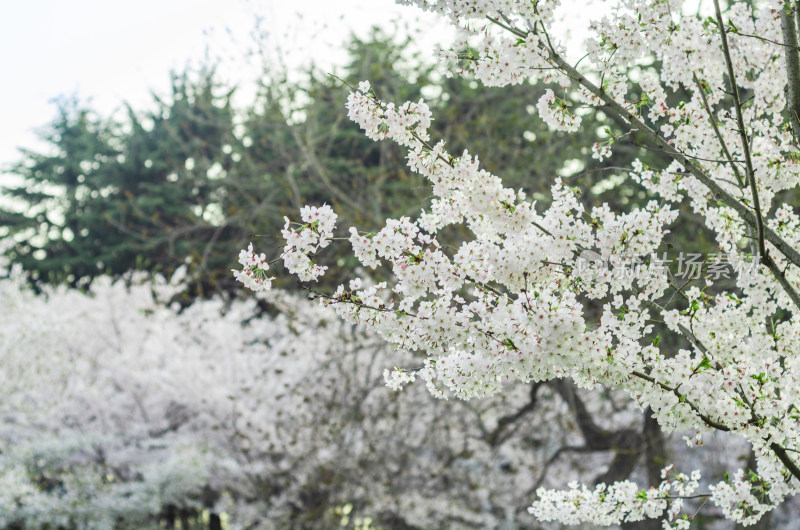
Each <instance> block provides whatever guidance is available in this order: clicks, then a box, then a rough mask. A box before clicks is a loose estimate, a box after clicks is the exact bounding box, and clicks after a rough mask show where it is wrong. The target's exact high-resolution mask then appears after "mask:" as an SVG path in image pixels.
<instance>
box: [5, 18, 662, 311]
mask: <svg viewBox="0 0 800 530" xmlns="http://www.w3.org/2000/svg"><path fill="white" fill-rule="evenodd" d="M410 44H411V38H410V37H409V38H408V39H407V40H405V41H403V42H399V43H398V42H396V41H395V40H394V39H393V38H392V37H390V36H388V35H387V34H385V33H383V32H382V31H381V30H378V29H374V30H373V31H372V33H371V34H370V35H369V37H368V38H366V39H359V38H356V37H353V38H352V39H351V41H350V43H349V45H348V49H349V53H350V61H349V63H348V64H347V65H346V67H345V69H344V74H343V76H342V79H339V78H334V77H330V76H328V75H325V74H321V73H319V72H317V71H316V70H315V69H313V68H312V69H311V70H310V71H308V72H307V76H306V81H305V82H303V83H290V82H287V81H285V79H283V78H282V77H281V76H278V75H272V77H270V76H269V75H267V76H266V77H267V78H270V79H272V81H270V82H266V83H263V84H262V85H261V86H260V89H259V92H258V96H257V98H256V99H255V101H254V102H253V103H252V104H251V105H249V106H247V107H246V108H243V109H234V108H233V105H232V101H231V100H232V95H233V93H234V88H231V87H228V86H224V85H223V84H222V83H220V82H219V80H218V76H217V75H216V74H215V71H214V69H213V68H211V69H205V70H201V71H199V72H191V71H189V72H185V73H182V74H180V75H173V76H172V85H171V90H170V93H169V94H168V95H167V96H165V97H158V96H155V95H154V96H153V98H154V104H153V107H152V108H151V109H144V110H140V109H132V108H130V107H126V110H127V112H126V113H125V117H124V119H122V120H118V121H111V120H107V119H105V120H104V119H102V118H101V117H98V116H96V115H95V114H94V113H93V112H92V111H91V110H90V109H88V108H86V107H85V106H84V105H81V104H80V103H78V102H76V101H75V100H63V101H62V102H61V103H60V105H59V109H58V116H57V118H56V119H55V120H54V121H53V123H52V124H50V126H49V128H48V129H47V131H46V132H45V133H44V135H43V139H44V140H45V141H46V143H47V144H48V147H49V149H48V150H46V152H42V153H39V152H32V151H23V152H22V160H21V161H20V162H19V163H18V164H17V165H16V166H15V167H14V168H13V173H15V174H16V175H18V176H19V177H20V178H21V180H22V182H23V184H22V185H21V186H19V187H16V188H7V189H5V190H3V193H5V194H7V195H10V196H12V197H13V198H14V204H15V205H17V207H16V208H9V209H5V210H0V220H2V223H3V226H5V227H6V228H5V231H6V235H12V236H13V237H14V238H15V240H16V241H17V243H16V244H15V245H14V246H13V247H12V248H10V249H9V250H8V251H7V255H8V257H9V258H10V259H11V260H12V261H13V262H16V263H20V264H21V265H22V266H23V267H24V268H25V269H26V270H27V271H29V272H30V273H31V275H32V278H33V280H34V281H36V282H55V283H68V284H70V285H73V286H80V285H86V284H87V283H89V282H90V281H91V279H92V278H93V277H95V276H97V275H99V274H111V275H114V276H119V275H123V274H125V273H126V272H127V271H129V270H131V269H140V270H147V271H151V272H161V273H165V274H167V275H169V274H171V273H172V272H173V271H174V270H175V269H176V268H177V267H179V266H181V265H183V264H187V265H188V270H189V278H190V281H191V282H192V286H193V287H192V290H191V292H192V294H191V295H190V296H191V297H194V296H210V295H213V294H215V293H220V292H229V293H230V292H236V291H237V289H236V288H235V287H234V285H233V282H232V278H231V275H230V269H231V267H234V266H235V265H236V263H235V256H236V254H237V252H238V249H240V248H243V247H244V246H246V245H247V243H248V242H249V241H253V242H254V243H255V245H256V247H258V248H259V249H261V250H262V251H265V252H266V253H267V254H268V256H269V257H270V258H277V257H278V256H279V255H280V251H281V247H282V244H281V240H280V239H279V238H277V237H275V236H276V235H277V234H278V233H279V231H280V228H282V226H283V224H284V220H283V218H284V216H288V217H290V218H292V219H295V218H296V217H297V211H298V209H299V208H300V206H302V205H303V204H306V203H311V204H322V203H325V202H327V203H328V204H332V205H333V206H334V207H335V209H336V211H337V212H339V213H340V226H342V227H345V228H346V227H348V226H356V227H358V228H359V229H360V230H364V231H373V230H376V229H379V228H380V227H381V221H382V220H383V219H385V218H387V217H400V216H403V215H411V214H415V213H417V212H419V210H420V209H422V208H425V206H426V204H427V189H426V187H425V183H424V182H423V181H422V179H421V177H419V176H418V175H416V174H412V173H410V172H409V171H407V169H406V168H405V164H404V163H403V158H404V156H405V155H404V153H402V152H401V151H400V150H399V149H397V148H396V146H393V145H390V144H389V143H387V142H378V143H376V142H372V141H370V140H369V139H367V138H366V137H365V136H364V135H363V134H362V133H361V131H360V130H359V129H358V127H357V126H356V125H355V124H353V123H352V122H350V121H349V120H348V119H347V116H346V111H345V109H344V102H345V100H346V98H347V92H348V87H347V85H351V86H353V85H355V84H356V83H357V82H358V81H360V80H363V79H369V80H370V81H371V83H372V86H373V87H374V89H375V90H376V92H377V93H378V95H379V96H380V97H381V98H384V99H386V100H392V101H398V102H402V101H405V100H408V99H412V100H416V99H419V98H421V97H425V99H426V101H427V102H428V103H429V105H431V107H432V110H433V113H434V117H435V121H434V126H433V128H432V134H433V137H434V139H435V140H437V141H438V139H445V140H447V141H448V144H449V149H450V150H451V151H452V152H460V151H461V150H462V149H464V148H467V147H468V148H469V149H470V152H471V153H475V154H478V155H479V156H480V158H481V160H482V162H483V165H484V166H485V167H486V168H487V169H488V170H490V171H492V172H495V173H497V174H500V175H501V176H502V177H503V178H504V180H505V182H506V184H507V185H508V186H510V187H513V188H522V189H524V190H525V191H526V192H528V193H529V194H532V195H533V197H534V198H536V199H538V200H540V201H542V202H546V200H547V197H548V193H547V192H548V187H549V185H550V183H551V182H552V176H553V175H554V174H559V175H562V176H563V177H564V178H565V180H566V182H568V183H570V184H571V185H574V186H576V187H580V188H581V189H583V190H592V189H594V191H595V193H591V194H586V195H585V196H584V201H585V202H586V203H587V206H591V205H593V204H597V203H600V202H603V201H605V202H609V203H612V205H613V204H615V203H617V204H619V203H627V202H630V201H634V202H642V201H644V200H646V197H645V196H644V194H643V193H642V192H639V191H636V190H635V189H634V188H633V187H632V186H629V185H626V184H625V183H616V184H614V185H610V186H606V187H603V186H596V185H597V184H598V183H599V182H603V181H604V180H605V179H607V177H609V176H611V175H614V174H616V175H619V174H624V171H622V172H621V171H619V170H618V169H616V168H619V167H629V166H630V161H631V160H632V159H633V158H634V157H635V156H637V155H639V156H640V155H641V153H639V152H637V151H634V150H632V151H629V152H626V151H621V150H619V149H617V150H616V151H615V153H614V158H613V159H612V160H611V161H604V162H599V161H597V160H593V159H592V158H591V151H590V150H589V149H588V148H587V145H591V142H592V141H593V139H592V140H588V139H587V138H585V137H584V136H582V135H566V134H562V133H555V132H551V131H548V130H547V129H546V127H545V126H543V124H542V123H541V121H540V120H539V119H538V118H537V117H535V116H533V115H532V114H533V113H534V112H535V110H534V107H535V103H536V101H537V100H538V98H539V96H540V95H541V93H542V91H543V90H544V89H543V88H541V87H538V86H533V85H528V84H523V85H519V86H516V87H514V88H513V89H512V90H511V93H510V94H509V92H508V91H507V90H496V89H491V88H485V87H483V86H478V85H477V84H476V83H473V84H469V83H465V82H463V81H462V80H459V79H448V78H444V77H442V76H440V75H437V74H436V73H435V69H434V68H433V67H432V66H428V67H424V66H423V67H420V65H421V64H423V65H424V61H422V60H421V59H420V58H419V57H417V56H415V55H414V54H413V53H411V52H410V51H409V50H410V48H411V47H410ZM267 74H270V72H267ZM584 125H585V126H584V127H583V130H585V131H589V132H588V133H585V134H589V135H591V136H592V138H594V131H597V130H602V129H604V128H605V127H612V128H613V127H614V124H613V123H608V120H607V119H606V118H605V116H603V115H602V113H592V114H590V115H587V116H584ZM565 153H566V155H565ZM648 156H657V154H649V155H648ZM565 161H566V162H565ZM593 186H594V188H593ZM453 230H454V231H453V233H446V234H442V236H441V238H440V239H441V240H443V241H448V240H449V241H451V242H453V243H455V242H457V241H458V240H459V239H460V238H461V237H462V234H460V233H458V232H457V231H455V229H453ZM0 235H2V234H0ZM351 259H353V258H352V257H348V252H347V245H339V246H333V247H329V248H328V249H326V250H325V254H324V255H323V256H321V257H320V261H322V262H323V263H325V262H327V263H330V264H336V263H339V264H346V263H349V262H348V261H347V260H351ZM351 264H352V263H351ZM332 269H333V268H332ZM389 273H390V271H377V272H376V274H377V275H381V274H389ZM342 279H343V278H340V277H337V276H336V275H335V274H331V275H329V276H327V277H326V278H325V282H326V283H328V284H331V283H334V282H337V283H338V282H339V281H340V280H342ZM280 281H283V282H285V281H286V280H279V282H280ZM280 286H282V287H292V285H291V284H286V283H283V284H281V285H280ZM186 301H190V300H186Z"/></svg>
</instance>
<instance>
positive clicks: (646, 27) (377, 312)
mask: <svg viewBox="0 0 800 530" xmlns="http://www.w3.org/2000/svg"><path fill="white" fill-rule="evenodd" d="M403 3H408V4H415V5H417V6H419V7H421V8H423V9H427V10H431V11H434V12H437V13H440V14H441V15H443V16H446V17H448V18H449V19H450V20H451V21H452V23H453V24H454V25H456V26H457V27H459V28H460V31H461V33H460V35H459V37H458V40H457V41H456V43H455V44H454V46H453V48H452V49H450V50H447V51H443V52H441V53H440V58H441V59H442V60H443V61H444V62H445V63H446V64H445V67H446V68H448V70H449V71H450V72H455V73H457V74H459V75H465V76H474V77H475V78H476V79H478V80H480V81H482V82H483V83H484V84H486V85H492V86H506V85H512V84H517V83H521V82H533V81H539V82H542V83H545V84H547V83H549V84H552V85H553V86H554V87H556V88H555V90H554V88H549V87H548V88H545V89H544V91H543V95H542V96H541V98H540V99H539V102H538V104H537V107H538V110H539V116H540V118H541V119H542V120H543V121H545V123H547V124H548V125H549V126H550V127H551V128H552V129H554V130H556V131H562V132H573V131H575V130H577V129H578V128H579V126H580V121H581V120H580V115H579V113H576V112H575V110H576V107H577V106H578V105H587V106H592V107H595V106H600V105H602V106H603V107H604V111H605V112H608V113H611V114H612V115H614V116H615V117H616V118H617V120H616V121H617V123H618V124H619V127H620V128H621V129H622V130H621V131H619V132H616V133H614V134H613V135H612V139H611V140H609V139H608V138H607V137H605V138H598V139H597V142H596V143H595V144H594V146H593V153H594V156H595V158H597V159H600V160H603V159H605V158H607V157H609V156H611V155H613V153H612V152H611V146H612V144H613V145H617V144H619V143H620V142H623V141H626V138H627V137H629V136H632V135H639V136H641V137H643V138H645V139H646V141H647V143H648V145H647V147H649V148H651V149H653V150H655V151H657V152H659V153H661V154H662V155H663V156H664V158H665V159H666V161H665V162H664V163H663V164H661V165H660V167H649V166H647V165H645V163H643V162H641V161H638V160H637V161H636V162H634V164H633V166H632V167H631V168H629V169H627V170H624V171H626V172H627V173H628V174H629V175H630V176H631V177H632V178H633V180H634V181H635V182H637V183H638V184H640V185H641V186H642V187H643V188H644V190H646V191H647V192H648V193H650V194H651V196H652V197H654V199H653V200H650V201H649V202H648V203H647V204H645V205H644V206H641V207H636V208H632V209H630V211H625V212H616V211H612V209H611V207H610V206H609V205H607V204H602V205H597V206H594V207H592V208H588V207H586V206H584V203H583V202H582V201H581V200H580V198H579V194H578V190H574V189H572V188H570V187H569V186H568V185H566V184H565V183H564V182H563V181H562V180H560V179H555V180H554V184H553V186H552V200H551V201H550V202H549V203H548V204H547V206H546V207H541V206H540V205H536V204H534V203H533V202H531V201H528V200H527V198H526V196H525V193H524V192H522V191H521V190H513V189H510V188H506V187H504V186H503V183H502V180H501V179H500V178H499V177H498V176H496V175H493V174H491V173H489V172H488V171H486V170H484V169H482V168H481V167H480V162H479V160H478V159H477V157H475V156H473V155H471V154H470V153H469V152H468V151H464V152H462V153H461V154H455V153H450V152H448V151H447V149H446V147H445V145H446V144H445V142H444V141H439V142H437V143H435V144H434V143H433V142H432V141H431V139H430V135H429V134H428V132H427V129H428V127H429V125H430V120H431V116H430V112H429V110H428V108H427V106H425V105H424V103H423V102H419V103H411V102H407V103H403V104H400V105H397V104H394V103H390V102H384V101H382V100H380V99H379V98H378V96H377V95H376V94H375V93H374V91H372V89H371V87H370V85H369V84H368V83H366V82H362V83H361V84H359V87H358V89H357V90H355V91H354V92H353V93H352V94H351V95H350V97H349V98H348V102H347V108H348V113H349V116H350V118H351V119H353V120H354V121H355V122H356V123H358V124H359V125H360V126H361V127H362V129H364V131H365V134H366V135H367V136H368V137H369V138H372V139H374V140H390V141H393V142H396V143H397V144H399V145H401V146H403V147H405V148H407V149H408V159H407V163H408V166H409V168H410V169H411V170H412V171H414V172H416V173H419V174H420V175H422V176H424V177H425V178H427V179H428V180H429V182H430V185H431V188H432V199H431V201H430V204H429V206H428V207H427V208H426V210H425V211H423V212H422V213H421V214H420V215H419V217H417V218H416V219H413V218H406V217H404V218H401V219H389V220H387V221H386V223H385V226H384V227H382V228H381V229H379V230H377V231H376V232H371V233H364V232H360V231H358V230H357V229H355V228H351V229H350V232H349V233H350V242H351V245H352V247H353V251H354V253H355V255H356V257H357V258H358V259H359V260H360V261H361V263H362V264H363V265H364V266H365V267H368V268H375V267H377V266H378V265H380V264H382V263H384V264H386V265H388V266H389V267H390V268H391V270H392V271H393V273H394V280H393V282H392V284H388V283H379V284H372V283H370V282H369V281H367V280H364V281H361V280H358V281H354V282H351V283H350V284H349V288H346V287H345V286H340V287H339V288H338V290H336V292H335V293H333V294H332V295H331V296H330V297H327V298H326V299H325V300H324V303H325V304H327V305H332V306H333V307H335V309H336V310H337V311H338V313H339V314H340V315H341V316H342V317H343V318H345V319H346V320H348V321H350V322H353V323H359V324H364V325H367V326H369V327H371V328H373V329H375V330H376V331H377V332H378V333H380V334H381V335H382V336H383V337H384V338H385V339H386V340H387V341H389V342H390V343H393V344H395V345H396V346H398V347H399V348H403V349H405V350H408V351H412V352H417V353H418V354H419V356H420V358H421V359H420V364H421V366H417V367H415V368H414V370H415V371H411V370H406V369H402V368H401V369H397V370H395V371H394V372H389V371H387V372H386V374H385V380H386V382H387V384H388V385H389V386H391V387H393V388H400V387H401V386H402V385H404V384H407V383H410V382H412V379H415V378H416V377H420V378H422V379H423V380H424V381H425V382H426V385H427V387H428V389H429V390H430V391H431V392H432V393H433V394H434V395H435V396H437V397H448V396H456V397H459V398H463V399H469V398H473V397H486V396H491V395H494V394H497V393H500V392H503V391H504V390H505V389H506V388H508V386H507V384H508V383H511V382H514V381H520V382H530V381H542V380H551V379H559V378H571V379H573V380H574V381H575V382H576V383H577V384H578V385H580V386H582V387H585V388H594V387H597V386H601V385H602V386H606V387H612V388H620V389H623V390H625V391H626V392H627V393H628V395H629V396H630V397H631V398H632V400H633V401H634V402H635V403H636V404H637V405H638V406H639V407H641V408H642V409H644V408H647V407H649V408H650V409H651V410H652V411H653V414H654V415H655V417H656V419H657V421H658V423H659V424H660V426H661V427H662V429H664V430H665V431H668V432H669V431H673V430H685V431H689V432H693V433H695V434H694V435H693V438H691V439H690V442H692V441H696V442H697V443H696V444H695V443H693V442H692V445H700V443H699V442H700V440H702V436H703V434H705V433H708V432H710V431H720V432H726V433H731V434H733V435H736V436H738V437H740V438H741V439H742V440H745V441H746V442H748V443H749V444H751V445H752V447H753V450H754V452H755V453H754V454H755V456H756V461H757V465H756V469H757V471H755V470H752V469H751V470H749V471H748V472H747V473H746V472H745V471H744V470H739V471H735V472H734V473H733V474H732V476H733V477H734V478H733V480H723V481H721V482H718V483H717V484H716V485H713V486H711V487H709V492H710V493H707V494H706V495H708V497H709V498H710V500H711V501H712V503H713V504H714V505H716V506H717V507H718V508H719V509H720V510H722V512H723V513H724V514H725V515H726V517H729V518H731V519H733V520H735V521H738V522H753V521H755V520H756V519H757V518H758V517H760V515H761V514H763V513H764V512H766V511H768V510H770V509H772V508H774V507H775V506H776V505H777V504H779V503H780V502H782V501H783V500H784V499H785V498H787V497H788V496H791V495H794V494H796V493H797V492H800V460H798V458H797V454H798V453H800V414H798V402H800V355H799V354H798V352H800V316H799V315H800V294H798V292H800V217H798V215H797V213H796V212H795V211H794V210H793V208H792V207H791V205H790V204H788V203H785V202H784V201H785V197H786V196H787V194H786V193H784V192H786V191H787V190H795V189H796V188H797V186H798V184H800V160H799V159H798V156H797V154H796V153H797V147H796V143H795V138H794V137H793V134H792V131H791V129H790V128H789V127H787V124H786V123H785V120H784V115H783V113H784V111H785V108H786V96H785V95H784V93H783V87H784V86H785V84H786V81H785V80H786V79H787V72H786V69H787V67H786V63H785V61H784V53H785V52H786V50H785V49H784V48H787V47H786V46H783V45H782V39H783V36H784V34H785V32H784V31H782V28H781V24H782V22H781V21H782V20H786V19H787V17H785V16H784V17H781V13H782V12H783V10H784V9H785V8H787V6H785V5H784V4H783V3H782V2H778V1H771V2H765V3H763V5H762V4H759V5H758V7H756V8H753V7H751V5H750V4H748V3H745V2H739V3H733V4H732V5H731V6H730V7H729V8H728V9H727V10H726V11H725V12H724V13H723V12H722V11H721V10H720V7H719V4H718V2H716V1H715V2H714V4H715V7H716V11H715V15H716V16H714V17H708V18H703V17H700V16H698V15H694V14H691V15H682V14H681V13H684V12H689V11H687V10H685V9H683V8H682V6H683V2H681V1H680V0H661V1H657V2H653V1H649V0H648V1H646V0H625V1H622V2H619V3H618V4H617V5H616V7H615V9H613V10H608V12H609V13H613V15H608V16H606V17H604V18H603V19H601V20H600V21H597V22H594V23H593V24H592V27H591V30H592V36H591V37H590V38H589V40H588V43H587V49H588V54H587V56H586V60H585V61H582V63H581V65H580V70H579V69H578V68H577V67H576V66H572V63H570V62H569V61H566V60H565V59H564V57H565V54H566V46H565V45H564V44H562V43H559V42H557V40H556V39H555V38H554V37H553V35H551V31H550V30H551V25H552V24H553V22H554V20H555V13H556V11H555V8H556V7H557V3H556V2H548V1H534V2H512V1H500V0H436V1H433V0H431V1H425V0H417V1H412V0H408V1H405V2H403ZM692 12H693V11H692ZM788 18H789V19H790V20H793V19H792V17H788ZM791 23H792V24H794V22H791ZM788 49H790V50H795V49H796V46H789V47H788ZM787 53H788V52H787ZM795 53H796V52H795ZM653 64H658V65H660V66H659V68H658V70H657V71H656V70H654V69H653V66H652V65H653ZM576 86H577V88H575V87H576ZM556 90H558V93H559V94H561V93H563V94H564V96H563V97H561V98H559V97H556ZM798 90H800V87H798ZM740 92H741V93H745V92H746V93H747V94H748V99H747V100H746V101H744V102H743V101H742V99H741V98H740ZM794 133H795V135H796V134H797V133H798V131H795V132H794ZM637 141H641V140H637ZM587 147H588V146H587ZM681 208H687V209H690V210H692V211H693V212H694V214H695V215H697V216H698V218H699V219H702V222H703V223H704V225H705V229H706V230H708V232H709V233H710V234H711V236H712V237H713V238H714V244H715V245H716V248H715V249H714V250H715V251H718V252H723V253H725V254H726V255H728V256H730V259H731V260H732V263H740V264H741V263H755V267H754V269H751V270H749V271H748V273H747V274H745V273H744V272H743V271H744V268H743V267H739V268H738V269H736V270H735V271H734V272H735V274H734V278H733V281H732V282H728V283H715V282H714V281H713V279H711V278H707V279H706V282H705V284H694V285H688V284H684V285H681V284H679V283H677V282H676V281H675V278H674V277H672V276H671V275H670V273H669V271H667V270H666V269H665V268H664V267H663V266H661V265H660V264H659V263H658V261H657V260H655V259H653V256H656V255H658V251H659V250H660V249H663V247H664V246H665V241H666V238H667V236H668V234H669V231H670V228H669V227H670V225H671V224H672V223H673V222H674V221H675V220H676V218H677V216H678V212H679V211H680V209H681ZM453 224H463V225H464V226H465V227H466V228H467V229H468V230H469V231H470V232H471V237H470V238H468V240H466V241H464V242H463V243H460V244H459V245H458V246H457V247H455V248H452V249H451V248H449V247H446V246H445V245H443V244H442V243H440V242H439V240H438V234H439V233H440V232H441V230H442V229H443V228H444V227H446V226H448V225H453ZM307 253H308V252H306V255H307ZM587 255H588V256H597V257H598V258H599V259H600V260H602V261H603V262H604V263H606V264H607V265H608V266H607V267H602V268H594V267H582V266H580V264H581V263H582V260H585V257H586V256H587ZM630 263H636V264H637V271H638V272H637V274H636V275H626V274H616V273H615V269H619V268H621V267H627V266H629V264H630ZM290 272H291V270H290ZM302 278H303V277H301V279H302ZM676 297H678V298H679V299H680V300H681V302H680V303H679V304H674V303H673V300H674V299H675V298H676ZM670 304H672V305H670ZM667 306H669V307H667ZM597 308H602V309H601V310H599V311H598V309H597ZM655 322H663V326H662V327H659V328H657V327H656V326H655V324H654V323H655ZM661 333H671V334H674V335H676V336H678V337H681V338H682V340H683V343H682V344H683V346H681V347H672V348H666V347H663V346H662V345H661V342H660V334H661ZM412 374H414V375H413V376H412ZM699 478H700V477H699V474H696V473H693V474H692V476H691V477H685V476H683V475H679V476H678V478H676V479H674V480H673V481H672V482H667V481H665V482H664V483H662V484H661V485H660V486H658V487H656V488H655V490H654V492H652V493H649V492H648V490H641V489H639V488H638V487H636V486H635V485H634V484H633V483H631V482H627V481H626V482H620V483H616V484H611V485H598V486H597V487H596V488H595V489H594V490H591V489H589V488H581V487H578V486H577V485H576V486H575V487H571V488H570V489H569V490H567V491H565V492H558V491H550V490H541V491H540V492H539V493H538V496H539V500H538V501H536V503H534V505H533V508H532V513H533V514H534V515H535V516H536V517H538V518H540V519H542V520H559V521H561V522H563V523H574V522H580V521H588V520H591V521H593V522H597V523H602V524H619V523H621V522H624V521H633V520H638V519H640V518H643V517H664V516H663V515H662V512H664V511H665V510H666V513H667V518H666V522H665V524H667V525H670V524H672V525H673V526H674V527H676V528H684V527H686V525H687V524H688V522H687V520H686V519H681V518H676V516H677V514H679V513H680V512H681V510H682V497H684V496H688V495H690V494H691V493H693V492H694V490H696V489H697V487H698V480H699ZM709 480H711V478H709ZM600 514H602V515H600Z"/></svg>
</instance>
